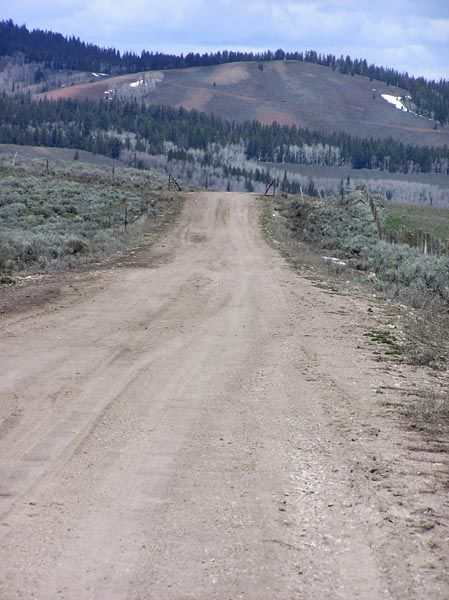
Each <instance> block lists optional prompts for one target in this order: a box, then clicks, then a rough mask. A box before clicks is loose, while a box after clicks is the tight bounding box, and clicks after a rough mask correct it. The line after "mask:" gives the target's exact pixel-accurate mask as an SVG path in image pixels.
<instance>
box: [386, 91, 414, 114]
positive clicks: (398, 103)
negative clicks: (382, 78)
mask: <svg viewBox="0 0 449 600" xmlns="http://www.w3.org/2000/svg"><path fill="white" fill-rule="evenodd" d="M381 96H382V98H383V99H384V100H386V101H387V102H388V103H389V104H393V106H395V107H396V108H398V109H399V110H403V111H404V112H409V110H408V108H406V107H405V106H404V104H403V102H402V97H401V96H392V95H391V94H381Z"/></svg>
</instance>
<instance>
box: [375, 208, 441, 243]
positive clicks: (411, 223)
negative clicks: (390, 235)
mask: <svg viewBox="0 0 449 600" xmlns="http://www.w3.org/2000/svg"><path fill="white" fill-rule="evenodd" d="M385 211H386V225H387V226H388V227H389V228H390V229H407V230H409V231H413V230H415V229H422V230H423V231H425V232H426V233H431V234H432V235H434V236H435V237H439V238H442V239H448V240H449V210H435V209H433V208H432V207H428V206H415V205H410V204H386V205H385Z"/></svg>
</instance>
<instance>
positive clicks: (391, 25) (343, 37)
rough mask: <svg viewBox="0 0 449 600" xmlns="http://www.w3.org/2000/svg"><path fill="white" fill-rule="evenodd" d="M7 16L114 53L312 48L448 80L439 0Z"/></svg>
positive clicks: (22, 1)
mask: <svg viewBox="0 0 449 600" xmlns="http://www.w3.org/2000/svg"><path fill="white" fill-rule="evenodd" d="M7 16H8V17H11V18H13V19H14V20H15V21H16V22H19V23H23V22H25V23H26V24H27V25H28V27H41V28H44V29H53V30H54V31H61V32H62V33H64V34H66V35H72V34H73V35H76V36H79V37H80V38H81V39H84V40H86V41H90V42H94V43H98V44H100V45H103V46H115V47H117V48H119V49H120V50H135V51H140V50H142V49H148V50H159V49H160V50H164V51H175V52H181V51H190V50H199V51H204V50H208V49H219V48H221V49H223V48H228V49H235V48H239V47H241V48H245V49H248V48H255V49H265V48H271V49H276V48H284V49H287V50H293V49H295V50H305V49H315V50H317V51H320V52H333V53H335V54H337V55H339V54H350V55H351V56H353V57H363V58H367V59H368V60H369V61H372V62H376V63H378V64H382V65H385V66H391V67H394V68H397V69H400V70H407V71H409V72H410V73H413V74H415V75H426V76H428V77H436V78H439V77H449V64H448V63H447V58H446V57H447V56H448V54H449V52H448V51H449V3H447V2H442V1H440V0H427V1H426V2H422V1H421V0H395V1H394V2H392V1H391V0H377V1H376V2H372V1H371V0H368V1H367V0H326V1H324V0H249V1H248V2H245V3H243V2H241V0H216V1H215V2H213V3H212V2H208V1H206V0H164V2H163V3H161V2H154V1H152V0H150V1H148V0H126V2H123V1H122V0H47V1H46V2H45V4H42V3H38V2H36V0H16V1H15V2H14V4H13V5H11V7H10V11H9V15H7Z"/></svg>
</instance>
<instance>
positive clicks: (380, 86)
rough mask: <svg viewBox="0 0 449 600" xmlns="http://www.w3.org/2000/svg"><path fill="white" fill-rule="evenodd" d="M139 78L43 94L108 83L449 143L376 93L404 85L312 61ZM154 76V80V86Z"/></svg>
mask: <svg viewBox="0 0 449 600" xmlns="http://www.w3.org/2000/svg"><path fill="white" fill-rule="evenodd" d="M141 77H142V75H140V74H136V75H133V76H130V75H126V76H123V77H116V78H111V79H108V80H105V81H99V82H95V83H93V84H86V85H80V86H72V87H69V88H64V89H60V90H53V91H52V92H50V93H48V94H47V96H48V97H50V98H58V97H64V98H67V97H79V98H103V97H104V96H105V94H104V92H105V91H106V90H108V89H112V88H113V89H116V90H118V92H117V93H118V94H119V95H121V96H126V95H131V94H137V95H138V96H139V95H140V96H141V95H145V97H146V100H147V101H149V102H152V103H161V104H170V105H175V106H184V107H185V108H188V109H190V108H197V109H199V110H203V111H205V112H212V113H215V114H217V115H220V116H221V117H224V118H229V119H239V120H245V119H258V120H260V121H262V122H265V123H269V122H273V121H277V122H279V123H281V124H297V125H298V126H300V127H304V128H309V129H312V130H324V131H341V130H344V131H346V132H347V133H350V134H352V135H357V136H365V137H366V136H368V137H369V136H374V137H379V136H380V137H389V136H393V137H396V138H398V139H400V140H401V141H403V142H407V143H414V144H423V143H424V144H444V143H449V128H445V129H443V130H441V131H435V130H434V129H433V127H434V122H432V121H430V120H429V119H425V118H422V117H418V116H416V115H413V114H410V113H403V112H401V111H400V110H397V109H396V108H394V107H393V106H392V105H390V104H388V103H387V102H386V101H385V100H383V99H382V98H381V94H382V93H388V94H392V95H406V92H405V91H404V90H401V89H399V88H393V87H389V86H387V85H386V84H384V83H381V82H376V81H370V80H369V79H368V78H366V77H359V76H355V77H351V76H349V75H341V74H339V73H336V72H334V71H333V70H332V69H331V68H329V67H322V66H319V65H314V64H311V63H303V62H297V61H287V62H282V61H273V62H270V63H267V64H265V66H264V69H263V70H260V69H259V68H258V65H257V63H252V62H250V63H233V64H228V65H219V66H214V67H195V68H190V69H176V70H168V71H163V72H152V73H147V74H146V75H145V78H146V80H147V82H148V83H149V85H147V86H146V87H143V86H139V87H137V88H131V87H130V83H131V82H133V81H137V80H139V79H141ZM152 80H160V81H156V82H155V83H154V84H152V83H151V82H152ZM150 84H151V85H150ZM373 88H375V89H376V91H375V92H373Z"/></svg>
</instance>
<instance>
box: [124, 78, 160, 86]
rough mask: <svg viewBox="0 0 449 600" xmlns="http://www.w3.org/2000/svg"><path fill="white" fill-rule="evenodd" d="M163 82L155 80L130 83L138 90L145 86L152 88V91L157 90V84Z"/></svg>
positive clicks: (140, 80)
mask: <svg viewBox="0 0 449 600" xmlns="http://www.w3.org/2000/svg"><path fill="white" fill-rule="evenodd" d="M161 81H162V79H155V78H151V79H139V80H138V81H134V82H133V83H130V84H129V86H130V87H132V88H138V87H140V86H141V85H143V86H145V87H150V88H151V89H155V88H156V84H157V83H160V82H161Z"/></svg>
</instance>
